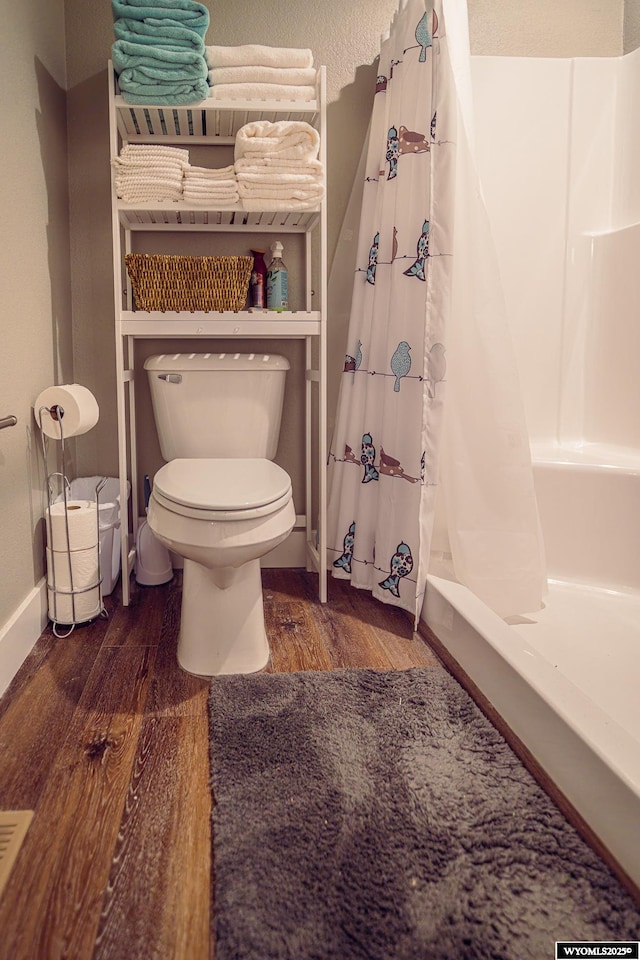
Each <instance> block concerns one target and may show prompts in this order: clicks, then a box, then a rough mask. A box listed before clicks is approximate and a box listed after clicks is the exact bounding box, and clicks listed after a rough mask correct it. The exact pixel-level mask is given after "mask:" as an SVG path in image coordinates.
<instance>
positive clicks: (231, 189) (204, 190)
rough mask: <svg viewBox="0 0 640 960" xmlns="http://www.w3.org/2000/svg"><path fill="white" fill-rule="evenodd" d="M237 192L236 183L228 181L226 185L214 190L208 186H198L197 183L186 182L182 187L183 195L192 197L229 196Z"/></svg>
mask: <svg viewBox="0 0 640 960" xmlns="http://www.w3.org/2000/svg"><path fill="white" fill-rule="evenodd" d="M237 192H238V185H237V183H230V184H229V186H228V187H219V188H218V189H216V190H212V189H211V188H210V187H199V186H197V185H191V184H187V185H186V186H185V187H184V194H185V196H186V195H187V194H189V196H193V197H198V196H200V197H230V196H232V195H233V194H236V193H237Z"/></svg>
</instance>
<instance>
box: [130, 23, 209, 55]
mask: <svg viewBox="0 0 640 960" xmlns="http://www.w3.org/2000/svg"><path fill="white" fill-rule="evenodd" d="M113 32H114V34H115V36H116V39H117V40H126V41H127V42H128V43H143V44H149V45H150V46H155V47H164V49H165V50H193V51H194V53H198V54H200V56H201V57H204V40H203V39H202V37H201V36H200V34H199V33H197V32H196V31H195V30H191V29H190V28H189V27H184V26H182V24H180V23H174V22H173V21H171V20H152V19H149V20H132V19H131V18H130V17H127V18H124V17H122V18H120V19H119V20H116V21H115V22H114V24H113Z"/></svg>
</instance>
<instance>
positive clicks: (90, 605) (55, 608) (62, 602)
mask: <svg viewBox="0 0 640 960" xmlns="http://www.w3.org/2000/svg"><path fill="white" fill-rule="evenodd" d="M47 599H48V612H49V619H50V620H53V621H54V623H84V622H85V621H86V620H93V618H94V617H97V616H98V614H99V613H100V610H101V605H100V590H99V588H98V587H94V589H93V590H87V592H86V593H76V594H75V595H74V597H73V605H72V598H71V597H70V596H65V594H64V593H54V592H53V590H50V589H48V590H47ZM74 612H75V616H74Z"/></svg>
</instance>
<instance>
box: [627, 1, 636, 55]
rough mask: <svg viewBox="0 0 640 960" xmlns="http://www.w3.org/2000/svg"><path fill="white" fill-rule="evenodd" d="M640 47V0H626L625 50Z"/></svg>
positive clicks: (628, 50)
mask: <svg viewBox="0 0 640 960" xmlns="http://www.w3.org/2000/svg"><path fill="white" fill-rule="evenodd" d="M638 47H640V0H625V4H624V52H625V53H629V52H630V51H631V50H637V48H638Z"/></svg>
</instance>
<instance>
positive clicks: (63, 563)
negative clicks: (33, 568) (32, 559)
mask: <svg viewBox="0 0 640 960" xmlns="http://www.w3.org/2000/svg"><path fill="white" fill-rule="evenodd" d="M54 577H55V580H54ZM72 577H73V585H72V583H71V578H72ZM97 583H98V551H97V549H96V547H91V549H89V550H72V551H71V552H70V553H67V552H66V551H57V550H49V548H48V547H47V585H48V586H49V587H51V588H53V586H54V584H55V588H56V590H71V589H72V588H73V590H82V589H83V588H84V587H92V586H95V585H96V584H97Z"/></svg>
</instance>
